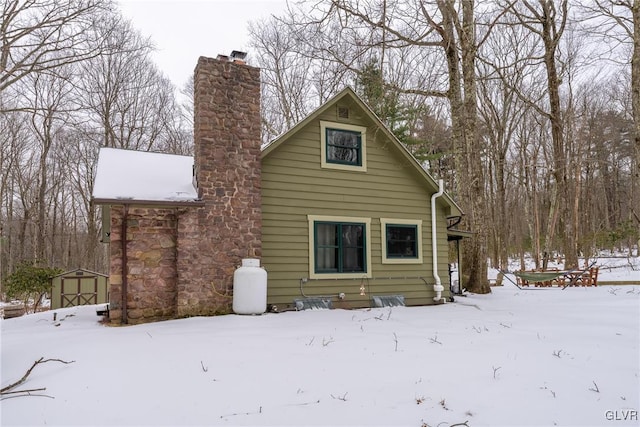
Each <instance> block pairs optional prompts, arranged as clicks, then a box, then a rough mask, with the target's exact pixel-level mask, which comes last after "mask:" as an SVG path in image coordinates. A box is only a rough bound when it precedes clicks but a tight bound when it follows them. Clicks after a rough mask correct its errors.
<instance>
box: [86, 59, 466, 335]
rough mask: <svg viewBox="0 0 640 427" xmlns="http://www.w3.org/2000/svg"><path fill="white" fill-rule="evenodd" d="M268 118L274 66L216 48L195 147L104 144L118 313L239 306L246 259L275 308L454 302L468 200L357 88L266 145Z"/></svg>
mask: <svg viewBox="0 0 640 427" xmlns="http://www.w3.org/2000/svg"><path fill="white" fill-rule="evenodd" d="M260 123H261V113H260V70H259V69H257V68H253V67H250V66H247V65H246V64H245V63H244V62H243V61H239V60H236V59H233V60H229V58H228V57H219V58H216V59H213V58H205V57H201V58H199V60H198V65H197V66H196V70H195V75H194V156H193V157H191V156H176V155H170V154H163V153H150V152H139V151H133V150H123V149H115V148H110V147H103V148H101V149H100V155H99V158H98V165H97V172H96V179H95V182H94V188H93V198H92V201H93V203H95V204H98V205H102V206H103V214H104V215H103V219H104V222H103V230H102V231H103V241H104V242H106V243H108V244H109V254H110V257H109V258H110V265H109V273H110V274H109V318H110V322H111V323H113V324H128V323H142V322H147V321H154V320H162V319H168V318H174V317H184V316H202V315H214V314H221V313H229V312H231V311H232V309H233V306H232V300H233V299H235V297H236V296H238V295H239V294H241V293H236V294H235V295H233V293H234V281H235V275H236V272H238V267H240V265H241V262H242V263H243V262H244V259H246V258H254V259H255V258H259V259H260V264H261V266H262V267H264V268H265V269H266V271H267V273H268V274H267V280H266V301H265V303H264V307H265V309H269V308H270V309H271V310H278V311H282V310H289V309H306V308H314V307H335V308H356V307H369V306H389V305H426V304H439V303H444V302H446V301H447V299H448V298H449V297H450V293H451V291H450V289H451V288H450V277H449V268H448V267H449V263H448V261H449V242H448V240H449V239H452V240H454V239H457V238H459V237H460V236H459V235H457V234H455V233H456V231H455V230H450V229H449V228H448V225H449V224H453V223H456V219H459V218H461V216H462V211H461V209H460V208H459V207H458V205H457V204H456V203H455V202H454V201H453V200H452V199H451V197H450V196H449V195H448V194H447V193H446V192H444V189H443V188H442V183H441V182H440V183H438V182H436V181H435V180H434V179H433V177H432V176H431V175H429V173H428V172H427V171H426V170H425V169H424V168H423V167H422V166H421V165H420V164H419V162H418V161H417V160H416V159H415V158H414V157H413V156H412V155H411V154H410V153H409V151H407V149H406V148H405V147H404V146H403V145H402V144H401V143H400V142H399V141H398V140H397V139H396V138H395V137H394V135H393V134H392V133H391V132H390V131H389V130H388V129H387V128H386V126H384V124H383V123H382V122H381V121H380V120H379V119H378V118H377V117H376V115H375V114H374V113H373V112H372V111H371V110H370V109H369V107H367V105H365V103H364V102H363V101H362V100H361V99H360V98H359V97H358V96H357V95H356V94H355V92H354V91H353V90H352V89H350V88H346V89H344V90H342V91H341V92H340V93H338V94H336V95H335V96H334V97H332V98H331V99H329V100H328V101H327V102H325V103H324V104H323V105H322V106H320V107H319V108H318V109H316V110H315V111H314V112H313V113H311V114H310V115H309V116H308V117H307V118H305V119H304V120H302V121H301V122H300V123H298V124H297V125H295V126H294V127H293V128H292V129H290V130H289V131H287V132H286V133H284V134H283V135H281V136H280V137H278V138H277V139H276V140H274V141H272V142H271V143H269V144H267V145H263V146H261V145H260V142H261V138H260V130H261V127H260ZM254 261H255V260H254ZM262 285H263V283H262V281H260V292H255V294H256V295H258V294H259V295H260V301H259V304H256V307H257V306H258V305H259V306H260V309H257V308H256V309H255V311H261V310H262V306H263V303H262V299H263V295H264V292H263V291H264V287H263V286H262ZM249 296H252V295H249ZM238 299H239V298H238ZM256 302H257V301H256Z"/></svg>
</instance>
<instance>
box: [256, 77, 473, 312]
mask: <svg viewBox="0 0 640 427" xmlns="http://www.w3.org/2000/svg"><path fill="white" fill-rule="evenodd" d="M261 163H262V264H263V266H264V267H265V269H266V270H267V271H268V287H267V300H268V303H269V304H273V305H275V306H277V307H284V308H290V307H292V305H293V304H294V301H297V302H298V304H304V301H305V300H313V299H317V298H320V299H326V300H330V301H331V302H332V305H333V306H337V307H362V306H368V305H371V304H380V302H381V301H382V304H384V301H388V300H389V298H392V299H393V298H396V296H399V298H400V299H401V300H403V301H404V303H405V304H406V305H424V304H432V303H434V302H436V301H435V300H434V298H436V297H437V299H438V301H444V298H446V297H448V296H449V289H450V286H449V274H448V251H449V246H448V236H447V231H448V230H447V224H448V219H450V218H452V217H460V216H461V215H462V212H461V210H460V208H459V207H458V206H457V205H456V203H455V202H454V201H453V200H452V199H451V198H450V197H449V196H448V195H447V194H446V193H444V194H442V195H441V196H438V195H437V194H436V193H438V190H439V185H438V183H436V181H435V180H434V179H433V177H432V176H431V175H430V174H429V173H428V172H426V171H425V170H424V168H422V167H421V165H420V164H419V163H418V162H417V160H416V159H415V158H414V157H413V156H412V155H411V154H410V153H409V152H408V151H407V149H406V148H405V147H404V146H403V145H402V144H401V143H400V142H399V141H398V140H397V139H396V138H395V137H394V135H393V134H392V133H391V132H390V131H389V130H388V129H387V128H386V127H385V126H384V125H383V124H382V123H381V122H380V120H379V119H378V118H377V117H376V115H375V114H374V113H373V112H372V111H371V110H370V109H369V108H368V107H367V106H366V105H365V104H364V103H363V101H362V100H361V99H360V98H359V97H358V96H357V95H356V94H355V93H354V92H353V90H351V89H350V88H347V89H344V90H343V91H342V92H340V93H339V94H337V95H336V96H334V97H333V98H332V99H330V100H329V101H328V102H326V103H325V104H324V105H322V106H321V107H320V108H318V109H317V110H316V111H315V112H313V113H312V114H311V115H309V116H308V117H307V118H306V119H305V120H303V121H302V122H300V123H298V124H297V125H296V126H295V127H293V128H292V129H291V130H289V131H288V132H286V133H285V134H283V135H281V136H280V137H279V138H277V139H276V140H274V141H273V142H272V143H270V144H268V145H267V146H265V147H263V149H262V162H261ZM434 194H436V197H435V198H434V208H432V197H433V196H434ZM432 218H433V220H434V221H433V222H432ZM434 232H435V239H434V238H433V236H434V234H433V233H434ZM434 248H435V252H434ZM434 255H435V256H434ZM434 261H435V262H436V266H437V269H434ZM436 276H438V277H436ZM436 281H439V282H440V283H441V285H442V286H443V288H444V289H442V292H441V293H438V292H436V291H435V290H434V284H436ZM436 289H437V288H436Z"/></svg>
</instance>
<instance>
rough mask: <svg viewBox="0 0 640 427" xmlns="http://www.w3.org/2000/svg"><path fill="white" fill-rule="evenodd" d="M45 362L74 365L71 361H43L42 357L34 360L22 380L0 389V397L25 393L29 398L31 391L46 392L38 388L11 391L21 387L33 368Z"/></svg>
mask: <svg viewBox="0 0 640 427" xmlns="http://www.w3.org/2000/svg"><path fill="white" fill-rule="evenodd" d="M47 362H60V363H64V364H65V365H68V364H70V363H74V362H75V360H72V361H70V362H68V361H66V360H62V359H45V358H44V357H41V358H40V359H38V360H36V361H35V362H33V365H31V367H30V368H29V369H28V370H27V372H25V374H24V375H23V376H22V378H20V379H19V380H18V381H16V382H15V383H13V384H9V385H8V386H6V387H3V388H2V389H0V396H4V395H7V394H19V393H26V395H27V396H31V394H30V392H33V391H43V390H46V389H45V388H39V389H31V390H16V391H12V390H13V389H14V388H16V387H18V386H20V385H22V384H23V383H24V382H25V381H26V380H27V378H29V375H31V372H32V371H33V370H34V368H35V367H36V366H38V365H40V364H42V363H47ZM14 397H18V396H14Z"/></svg>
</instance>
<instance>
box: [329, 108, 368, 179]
mask: <svg viewBox="0 0 640 427" xmlns="http://www.w3.org/2000/svg"><path fill="white" fill-rule="evenodd" d="M327 128H329V129H339V130H349V131H352V132H360V141H361V143H362V145H361V147H360V149H361V153H360V154H361V155H362V165H361V166H355V165H342V164H339V163H331V162H327ZM320 167H321V168H323V169H339V170H346V171H356V172H366V171H367V128H366V127H364V126H356V125H350V124H346V123H335V122H326V121H322V120H321V121H320Z"/></svg>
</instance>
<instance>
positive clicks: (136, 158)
mask: <svg viewBox="0 0 640 427" xmlns="http://www.w3.org/2000/svg"><path fill="white" fill-rule="evenodd" d="M93 201H94V203H97V204H125V203H135V204H153V205H158V204H161V205H176V204H178V205H184V204H186V205H195V204H198V203H199V200H198V193H197V190H196V188H195V187H194V185H193V157H192V156H178V155H175V154H163V153H153V152H148V151H135V150H124V149H119V148H108V147H102V148H100V154H99V156H98V166H97V169H96V178H95V181H94V185H93Z"/></svg>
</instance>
